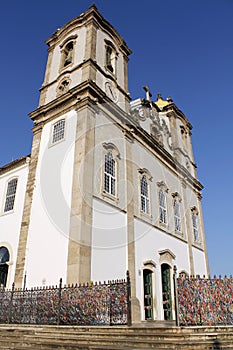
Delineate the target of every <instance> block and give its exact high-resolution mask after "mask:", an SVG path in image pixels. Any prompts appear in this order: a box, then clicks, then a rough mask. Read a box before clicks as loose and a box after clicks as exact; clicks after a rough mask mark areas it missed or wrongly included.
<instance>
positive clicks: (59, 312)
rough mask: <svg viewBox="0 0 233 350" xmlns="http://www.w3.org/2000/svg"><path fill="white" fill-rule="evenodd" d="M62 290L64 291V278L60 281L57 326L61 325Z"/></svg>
mask: <svg viewBox="0 0 233 350" xmlns="http://www.w3.org/2000/svg"><path fill="white" fill-rule="evenodd" d="M61 290H62V278H60V281H59V290H58V307H57V324H58V325H59V324H60V317H61Z"/></svg>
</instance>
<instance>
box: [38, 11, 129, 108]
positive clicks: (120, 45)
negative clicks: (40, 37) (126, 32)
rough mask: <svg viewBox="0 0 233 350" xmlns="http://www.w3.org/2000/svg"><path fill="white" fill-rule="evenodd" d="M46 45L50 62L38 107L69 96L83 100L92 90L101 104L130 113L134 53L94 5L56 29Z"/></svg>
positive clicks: (48, 62)
mask: <svg viewBox="0 0 233 350" xmlns="http://www.w3.org/2000/svg"><path fill="white" fill-rule="evenodd" d="M46 43H47V45H48V47H49V48H48V61H47V67H46V72H45V77H44V82H43V84H42V87H41V90H40V102H39V106H43V105H46V104H48V103H50V102H52V101H54V100H55V99H57V98H60V97H62V96H64V95H65V94H66V93H68V95H70V94H74V93H77V96H78V97H79V98H81V95H82V93H83V92H84V89H85V88H86V87H87V86H89V87H91V91H89V92H90V93H91V94H92V95H93V97H95V98H98V100H99V101H100V102H105V101H106V102H114V103H116V104H117V105H118V106H119V107H120V108H122V109H123V110H124V111H127V112H128V110H129V99H130V98H129V92H128V73H127V64H128V55H129V54H130V53H131V51H130V49H129V48H128V46H127V45H126V43H125V42H124V40H123V39H122V38H121V37H120V35H119V34H118V33H117V31H116V30H115V29H114V28H113V27H112V25H111V24H110V23H108V22H107V21H106V20H105V19H104V18H103V17H102V15H101V14H100V13H99V12H98V10H97V8H96V7H95V5H92V6H91V7H90V8H89V9H88V10H87V11H86V12H85V13H83V14H81V15H80V16H79V17H77V18H75V19H73V20H71V21H70V22H68V23H67V24H66V25H65V26H63V27H62V28H60V29H57V30H56V31H55V33H54V34H53V35H52V36H51V37H50V38H49V39H48V40H47V41H46Z"/></svg>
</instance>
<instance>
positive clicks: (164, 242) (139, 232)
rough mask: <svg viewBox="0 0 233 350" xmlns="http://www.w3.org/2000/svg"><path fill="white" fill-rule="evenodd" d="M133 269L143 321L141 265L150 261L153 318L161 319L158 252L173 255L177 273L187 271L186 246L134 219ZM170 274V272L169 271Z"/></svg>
mask: <svg viewBox="0 0 233 350" xmlns="http://www.w3.org/2000/svg"><path fill="white" fill-rule="evenodd" d="M134 227H135V267H136V294H137V298H138V300H139V301H140V306H141V316H142V319H144V305H143V266H144V265H143V264H144V263H145V262H146V261H148V260H152V261H153V262H154V263H155V264H156V267H155V269H154V286H153V287H154V293H153V297H154V317H155V318H156V319H163V315H162V311H163V310H162V284H161V266H160V255H159V251H162V250H165V249H169V250H170V251H171V252H172V253H173V254H174V255H175V259H174V261H173V263H174V265H176V266H177V268H178V271H181V270H186V271H189V258H188V247H187V244H186V243H185V242H183V241H181V240H179V239H176V238H175V237H174V236H172V235H169V234H167V233H165V232H162V231H160V230H158V229H156V228H155V227H153V226H151V225H150V224H147V223H145V222H142V221H140V220H138V219H135V226H134ZM171 272H172V271H171Z"/></svg>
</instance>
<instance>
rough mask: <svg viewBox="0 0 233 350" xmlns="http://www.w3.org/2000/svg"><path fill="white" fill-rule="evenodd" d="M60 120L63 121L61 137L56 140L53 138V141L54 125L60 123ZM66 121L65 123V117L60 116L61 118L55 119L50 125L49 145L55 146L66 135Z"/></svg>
mask: <svg viewBox="0 0 233 350" xmlns="http://www.w3.org/2000/svg"><path fill="white" fill-rule="evenodd" d="M62 121H63V122H64V127H63V134H62V135H63V137H62V138H59V139H58V140H55V141H54V134H55V132H54V129H55V127H56V125H57V124H58V123H61V122H62ZM66 123H67V121H66V118H61V119H59V120H57V121H56V122H54V123H53V124H52V125H51V137H50V146H55V145H57V144H58V143H60V142H63V141H65V136H66Z"/></svg>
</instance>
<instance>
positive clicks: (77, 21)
mask: <svg viewBox="0 0 233 350" xmlns="http://www.w3.org/2000/svg"><path fill="white" fill-rule="evenodd" d="M90 21H92V22H94V23H95V26H99V27H100V28H101V29H102V30H104V31H105V32H106V33H108V34H110V35H111V36H112V38H114V39H115V40H116V41H117V44H118V46H119V47H120V49H121V51H122V52H123V53H124V54H125V55H126V56H128V55H130V54H131V53H132V51H131V50H130V48H129V47H128V46H127V44H126V43H125V41H124V39H123V38H122V37H121V36H120V35H119V33H118V32H117V31H116V29H115V28H114V27H113V26H112V25H111V24H110V23H109V22H108V21H107V20H105V19H104V17H103V16H102V15H101V14H100V13H99V11H98V10H97V8H96V6H95V5H92V6H91V7H90V8H89V9H88V10H87V11H86V12H84V13H82V14H81V15H80V16H79V17H77V18H74V19H72V20H71V21H69V22H68V23H67V24H65V25H64V26H63V27H62V28H60V29H57V30H56V32H55V33H54V34H53V35H52V36H51V37H50V38H49V39H48V40H47V41H46V43H47V45H49V46H52V45H54V44H55V43H57V42H59V41H60V40H61V38H63V37H64V35H65V34H66V33H67V32H70V31H72V30H73V29H76V28H77V27H80V26H84V25H88V23H89V22H90Z"/></svg>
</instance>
